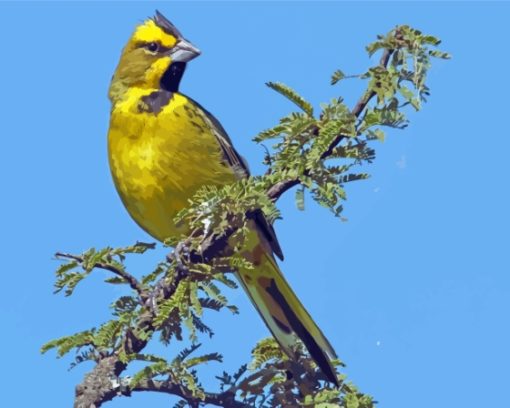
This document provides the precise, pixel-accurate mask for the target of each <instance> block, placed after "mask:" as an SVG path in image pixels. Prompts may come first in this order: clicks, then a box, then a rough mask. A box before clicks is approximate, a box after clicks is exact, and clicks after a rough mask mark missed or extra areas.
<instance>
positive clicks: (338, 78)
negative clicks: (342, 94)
mask: <svg viewBox="0 0 510 408" xmlns="http://www.w3.org/2000/svg"><path fill="white" fill-rule="evenodd" d="M344 78H345V74H344V73H343V72H342V71H340V70H339V69H337V70H336V71H335V72H334V73H333V75H332V76H331V85H335V84H336V83H337V82H338V81H341V80H342V79H344Z"/></svg>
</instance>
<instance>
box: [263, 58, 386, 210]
mask: <svg viewBox="0 0 510 408" xmlns="http://www.w3.org/2000/svg"><path fill="white" fill-rule="evenodd" d="M392 54H393V50H389V49H385V50H384V53H383V55H382V56H381V59H380V61H379V65H380V66H382V67H384V68H386V67H387V66H388V62H389V60H390V57H391V55H392ZM375 95H376V94H375V92H374V91H371V92H365V93H364V94H363V96H362V97H361V98H360V99H359V100H358V102H357V103H356V105H354V108H353V109H352V111H351V113H352V114H353V115H354V116H356V117H357V118H358V117H359V116H360V115H361V113H362V112H363V111H364V110H365V108H366V107H367V105H368V103H369V102H370V101H371V100H372V98H373V97H374V96H375ZM346 137H348V136H346V135H343V134H339V135H338V136H337V137H335V139H334V140H333V141H332V142H331V144H330V145H329V147H328V148H327V149H326V151H325V152H324V153H323V154H322V155H321V159H325V158H327V157H329V156H331V154H332V153H333V150H334V148H335V147H336V146H338V144H339V143H340V142H341V141H342V140H343V139H345V138H346ZM304 175H305V176H308V175H309V174H308V171H306V170H305V172H304ZM300 183H301V182H300V180H299V178H295V179H290V180H284V181H280V182H278V183H276V184H275V185H273V186H271V187H270V188H269V190H267V195H268V197H269V198H270V199H271V200H272V201H277V200H278V199H279V198H280V197H281V195H282V194H283V193H285V192H286V191H287V190H289V189H291V188H292V187H294V186H297V185H298V184H300Z"/></svg>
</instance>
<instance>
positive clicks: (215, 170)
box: [108, 89, 235, 240]
mask: <svg viewBox="0 0 510 408" xmlns="http://www.w3.org/2000/svg"><path fill="white" fill-rule="evenodd" d="M153 91H154V90H138V89H133V90H131V91H130V93H129V95H128V96H127V98H125V99H124V100H123V101H121V102H118V103H117V104H116V105H115V106H114V107H113V109H112V114H111V119H110V130H109V133H108V152H109V161H110V169H111V172H112V176H113V180H114V182H115V186H116V188H117V191H118V192H119V194H120V197H121V199H122V201H123V203H124V205H125V207H126V208H127V210H128V212H129V213H130V215H131V217H133V219H134V220H135V221H136V222H137V223H138V224H139V225H140V226H141V227H142V228H143V229H145V230H146V231H147V232H148V233H149V234H151V235H152V236H153V237H155V238H156V239H158V240H164V239H165V238H168V237H169V236H172V235H176V234H178V233H181V232H184V233H186V232H187V231H184V230H182V227H177V226H176V225H175V223H174V222H173V218H174V217H175V215H176V214H177V212H178V211H179V210H181V209H182V208H184V207H185V206H187V205H188V199H189V198H191V197H192V195H193V194H194V193H195V192H196V191H197V189H199V188H200V187H201V186H203V185H223V184H228V183H231V182H233V181H234V180H235V176H234V172H233V170H232V169H231V168H230V167H229V166H227V165H225V164H224V161H223V157H222V155H221V149H220V146H219V144H218V142H217V140H216V138H215V136H214V132H213V130H212V129H211V128H210V124H208V123H207V122H205V121H204V120H203V116H202V115H199V114H197V109H199V108H198V107H197V106H196V105H195V104H193V103H191V102H190V101H189V100H188V99H187V98H186V97H185V96H183V95H181V94H177V93H175V94H173V96H172V98H171V99H170V101H169V103H168V104H167V105H166V106H164V107H163V108H162V109H161V111H159V112H156V113H153V112H147V111H143V110H142V111H141V110H140V108H139V107H140V100H141V97H143V96H146V95H149V94H150V93H151V92H153Z"/></svg>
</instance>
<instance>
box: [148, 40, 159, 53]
mask: <svg viewBox="0 0 510 408" xmlns="http://www.w3.org/2000/svg"><path fill="white" fill-rule="evenodd" d="M145 48H147V49H148V50H149V51H150V52H157V51H158V50H159V44H158V43H157V42H150V43H148V44H147V45H146V46H145Z"/></svg>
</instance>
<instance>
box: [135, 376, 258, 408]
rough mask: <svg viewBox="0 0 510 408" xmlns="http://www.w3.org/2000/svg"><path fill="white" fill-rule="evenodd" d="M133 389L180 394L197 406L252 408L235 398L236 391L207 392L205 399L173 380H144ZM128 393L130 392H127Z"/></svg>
mask: <svg viewBox="0 0 510 408" xmlns="http://www.w3.org/2000/svg"><path fill="white" fill-rule="evenodd" d="M132 391H154V392H161V393H165V394H171V395H176V396H179V397H181V398H183V399H185V400H186V401H188V402H191V403H195V404H196V406H199V405H200V404H211V405H216V406H218V407H232V408H251V407H252V405H249V404H245V403H244V402H240V401H237V400H236V399H235V393H233V392H231V391H225V392H222V393H211V392H206V393H205V398H204V399H203V400H201V399H199V398H196V397H193V394H192V393H191V391H190V390H188V389H186V388H185V387H183V386H181V385H178V384H174V383H172V382H171V381H157V380H142V381H140V382H139V383H138V384H137V385H136V386H135V387H133V388H132ZM125 395H128V394H125Z"/></svg>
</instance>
